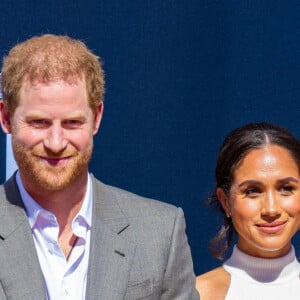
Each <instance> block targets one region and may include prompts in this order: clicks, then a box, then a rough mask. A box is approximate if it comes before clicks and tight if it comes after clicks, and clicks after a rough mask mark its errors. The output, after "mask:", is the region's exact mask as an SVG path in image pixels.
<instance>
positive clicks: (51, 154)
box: [32, 150, 78, 159]
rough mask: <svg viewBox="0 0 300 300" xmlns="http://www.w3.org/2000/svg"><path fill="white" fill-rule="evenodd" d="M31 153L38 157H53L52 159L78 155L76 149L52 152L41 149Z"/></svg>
mask: <svg viewBox="0 0 300 300" xmlns="http://www.w3.org/2000/svg"><path fill="white" fill-rule="evenodd" d="M32 154H33V155H34V156H38V157H46V158H54V159H60V158H65V157H71V156H76V155H78V151H76V150H63V151H61V152H52V151H48V150H46V151H45V150H41V151H37V150H35V151H33V152H32Z"/></svg>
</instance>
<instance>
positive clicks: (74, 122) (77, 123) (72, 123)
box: [64, 120, 82, 127]
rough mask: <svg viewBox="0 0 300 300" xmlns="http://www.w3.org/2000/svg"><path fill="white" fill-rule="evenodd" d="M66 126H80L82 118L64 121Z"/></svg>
mask: <svg viewBox="0 0 300 300" xmlns="http://www.w3.org/2000/svg"><path fill="white" fill-rule="evenodd" d="M64 124H65V126H69V127H79V126H81V125H82V121H80V120H67V121H65V122H64Z"/></svg>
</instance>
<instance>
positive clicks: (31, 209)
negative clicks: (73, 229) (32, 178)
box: [16, 171, 93, 228]
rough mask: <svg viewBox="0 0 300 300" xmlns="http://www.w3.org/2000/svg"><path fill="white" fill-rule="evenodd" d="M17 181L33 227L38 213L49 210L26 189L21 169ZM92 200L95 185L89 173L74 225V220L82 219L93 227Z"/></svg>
mask: <svg viewBox="0 0 300 300" xmlns="http://www.w3.org/2000/svg"><path fill="white" fill-rule="evenodd" d="M16 181H17V185H18V188H19V191H20V194H21V198H22V200H23V203H24V206H25V210H26V214H27V217H28V220H29V224H30V226H31V228H33V227H34V225H35V222H36V220H37V217H38V215H39V214H40V213H41V212H48V211H46V210H45V209H44V208H42V207H41V206H40V205H39V204H38V203H37V202H36V201H35V200H34V199H33V198H32V197H31V196H30V195H29V193H28V192H27V191H26V189H25V187H24V185H23V183H22V180H21V176H20V173H19V171H18V172H17V174H16ZM92 202H93V187H92V180H91V177H90V174H88V181H87V189H86V193H85V195H84V200H83V203H82V206H81V208H80V210H79V212H78V214H77V215H76V217H75V218H74V220H73V224H72V226H73V225H74V222H76V221H78V222H80V220H84V222H85V223H86V224H87V225H88V227H91V225H92ZM48 213H50V212H48ZM50 214H51V213H50Z"/></svg>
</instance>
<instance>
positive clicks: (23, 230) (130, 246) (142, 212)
mask: <svg viewBox="0 0 300 300" xmlns="http://www.w3.org/2000/svg"><path fill="white" fill-rule="evenodd" d="M92 178H93V193H94V204H93V216H92V224H93V225H92V232H91V248H90V261H89V269H88V276H87V287H86V299H88V300H96V299H97V300H99V299H100V300H121V299H122V300H134V299H155V300H158V299H164V300H165V299H186V300H194V299H195V300H196V299H199V295H198V293H197V291H196V290H195V276H194V272H193V264H192V259H191V252H190V248H189V245H188V241H187V237H186V234H185V221H184V216H183V213H182V210H181V209H180V208H176V207H174V206H172V205H169V204H165V203H162V202H158V201H155V200H149V199H145V198H142V197H139V196H137V195H134V194H132V193H129V192H126V191H123V190H120V189H117V188H114V187H111V186H107V185H105V184H103V183H101V182H100V181H98V180H97V179H95V178H94V177H92ZM2 299H14V300H21V299H22V300H23V299H25V300H27V299H28V300H43V299H45V300H46V289H45V285H44V281H43V275H42V272H41V269H40V266H39V261H38V257H37V254H36V250H35V245H34V241H33V238H32V234H31V229H30V226H29V223H28V220H27V217H26V214H25V211H24V206H23V202H22V200H21V197H20V194H19V191H18V188H17V185H16V181H15V176H13V177H11V178H10V179H9V180H8V181H7V182H6V183H5V184H4V185H1V186H0V300H2Z"/></svg>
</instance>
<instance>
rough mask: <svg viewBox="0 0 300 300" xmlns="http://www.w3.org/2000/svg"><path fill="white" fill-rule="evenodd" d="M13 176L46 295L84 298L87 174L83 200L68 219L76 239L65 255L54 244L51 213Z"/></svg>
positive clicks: (55, 236) (89, 196)
mask: <svg viewBox="0 0 300 300" xmlns="http://www.w3.org/2000/svg"><path fill="white" fill-rule="evenodd" d="M16 179H17V184H18V187H19V190H20V194H21V197H22V200H23V202H24V205H25V209H26V214H27V217H28V221H29V224H30V226H31V230H32V235H33V240H34V244H35V247H36V251H37V255H38V259H39V262H40V266H41V270H42V273H43V276H44V281H45V284H46V290H47V291H46V292H47V297H48V299H49V300H61V299H64V300H67V299H70V300H84V299H85V290H86V279H87V270H88V261H89V249H90V236H91V223H92V201H93V197H92V182H91V178H90V175H88V183H87V190H86V193H85V196H84V201H83V204H82V206H81V208H80V211H79V212H78V214H77V215H76V216H75V218H74V219H73V221H72V232H73V234H74V235H75V236H76V237H77V240H76V243H75V245H74V246H73V249H72V251H71V253H70V255H69V257H68V259H66V257H65V255H64V253H63V251H62V250H61V248H60V246H59V244H58V233H59V225H58V222H57V220H56V217H55V215H54V214H52V213H51V212H49V211H47V210H45V209H43V208H42V207H41V206H40V205H39V204H38V203H37V202H36V201H35V200H34V199H33V198H32V197H31V196H30V195H29V194H28V193H27V191H26V190H25V188H24V186H23V184H22V181H21V178H20V174H19V173H17V177H16Z"/></svg>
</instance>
